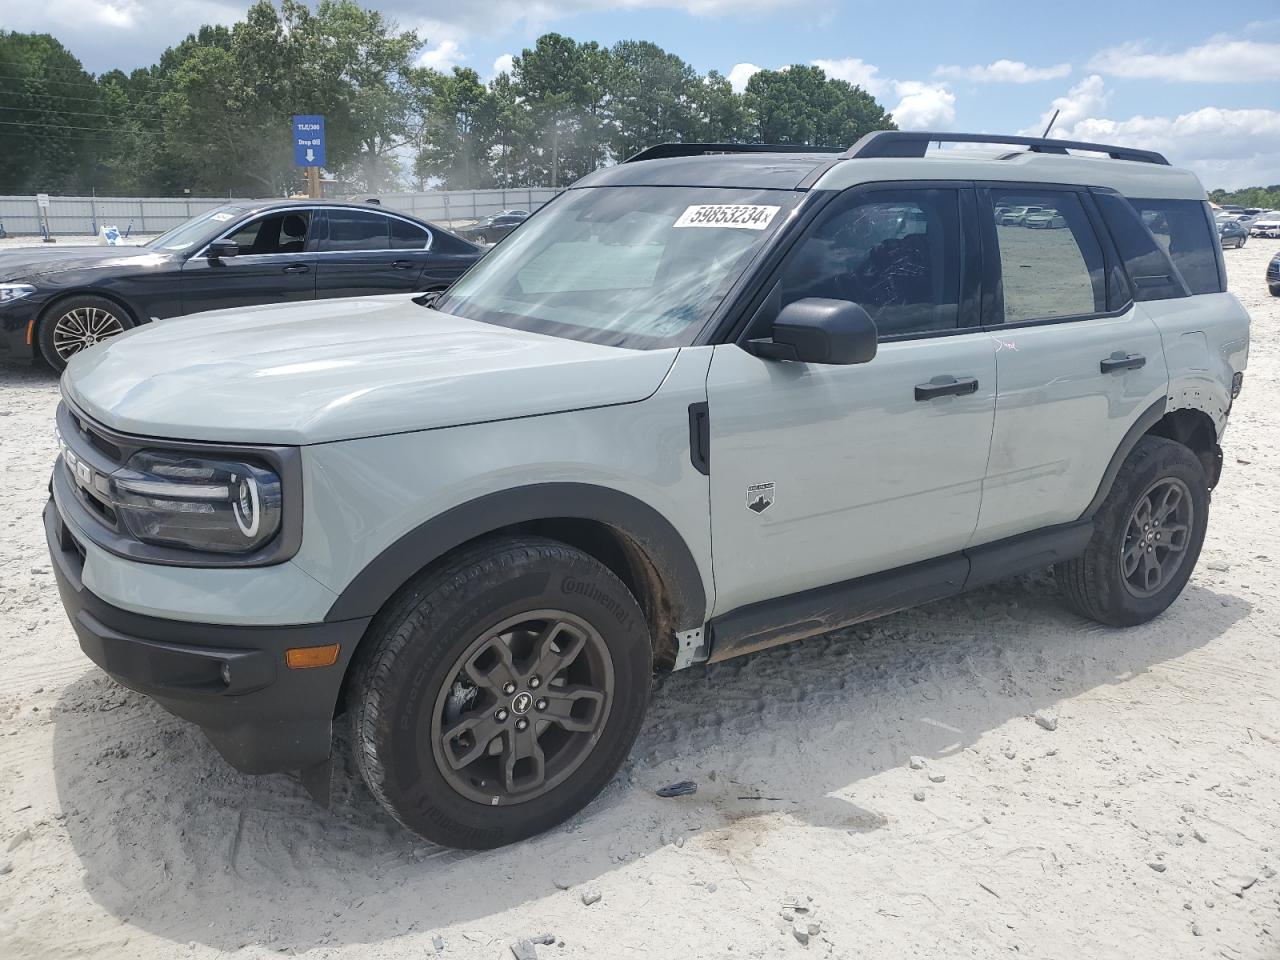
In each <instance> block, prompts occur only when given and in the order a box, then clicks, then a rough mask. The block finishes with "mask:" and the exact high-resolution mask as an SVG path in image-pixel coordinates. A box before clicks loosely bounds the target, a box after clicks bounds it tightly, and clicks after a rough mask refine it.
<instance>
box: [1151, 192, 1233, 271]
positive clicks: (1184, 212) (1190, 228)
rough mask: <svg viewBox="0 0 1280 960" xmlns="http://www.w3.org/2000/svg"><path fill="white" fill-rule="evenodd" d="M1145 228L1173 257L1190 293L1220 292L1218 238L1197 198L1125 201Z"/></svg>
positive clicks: (1202, 205)
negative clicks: (1130, 205) (1138, 216)
mask: <svg viewBox="0 0 1280 960" xmlns="http://www.w3.org/2000/svg"><path fill="white" fill-rule="evenodd" d="M1129 202H1130V203H1132V204H1133V206H1134V207H1135V208H1136V209H1137V211H1138V213H1139V214H1141V216H1142V221H1143V223H1145V224H1146V225H1147V229H1148V230H1150V231H1151V232H1152V234H1154V235H1155V238H1156V241H1157V242H1158V243H1159V244H1160V246H1162V247H1164V249H1165V250H1166V251H1167V252H1168V254H1169V256H1170V257H1172V258H1173V262H1174V264H1176V265H1177V267H1178V271H1179V272H1180V273H1181V274H1182V279H1183V280H1185V281H1187V286H1188V287H1189V288H1190V289H1191V292H1192V293H1220V292H1221V291H1222V290H1223V289H1224V288H1223V286H1222V278H1221V277H1220V276H1219V275H1218V254H1217V252H1216V250H1217V246H1218V241H1217V238H1216V237H1215V236H1213V234H1212V233H1211V232H1210V230H1209V217H1208V216H1207V215H1206V213H1205V206H1204V204H1203V203H1201V202H1200V201H1199V200H1133V199H1131V200H1130V201H1129Z"/></svg>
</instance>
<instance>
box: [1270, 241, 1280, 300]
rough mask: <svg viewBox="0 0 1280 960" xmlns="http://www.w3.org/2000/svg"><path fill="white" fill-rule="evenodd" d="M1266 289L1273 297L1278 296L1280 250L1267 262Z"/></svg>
mask: <svg viewBox="0 0 1280 960" xmlns="http://www.w3.org/2000/svg"><path fill="white" fill-rule="evenodd" d="M1267 289H1269V290H1270V291H1271V295H1272V296H1273V297H1280V252H1278V253H1276V255H1275V256H1274V257H1272V258H1271V262H1270V263H1268V264H1267Z"/></svg>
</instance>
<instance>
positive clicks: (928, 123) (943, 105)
mask: <svg viewBox="0 0 1280 960" xmlns="http://www.w3.org/2000/svg"><path fill="white" fill-rule="evenodd" d="M893 86H894V92H895V93H896V94H897V95H898V97H899V98H900V99H899V100H898V105H897V106H896V107H894V108H893V109H892V110H891V111H890V113H892V114H893V119H894V122H895V123H897V125H898V128H899V129H900V130H947V129H949V128H950V127H951V125H952V124H953V123H955V120H956V95H955V94H954V93H952V92H951V91H950V90H948V89H947V88H946V87H945V86H941V85H938V84H930V83H924V82H922V81H920V80H899V81H897V82H895V83H894V85H893Z"/></svg>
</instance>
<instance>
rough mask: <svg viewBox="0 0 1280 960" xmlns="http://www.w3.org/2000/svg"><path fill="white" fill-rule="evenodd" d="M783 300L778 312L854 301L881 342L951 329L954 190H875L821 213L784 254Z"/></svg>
mask: <svg viewBox="0 0 1280 960" xmlns="http://www.w3.org/2000/svg"><path fill="white" fill-rule="evenodd" d="M837 203H839V201H837ZM781 294H782V301H781V306H786V305H787V304H788V303H791V302H793V301H795V300H801V299H804V298H805V297H827V298H830V299H833V300H852V301H853V302H854V303H857V304H860V305H861V306H862V307H863V309H865V310H866V311H867V313H869V314H870V315H871V318H872V319H873V320H875V322H876V327H877V328H878V329H879V331H880V336H881V337H882V338H884V337H891V336H897V335H901V334H910V333H927V332H930V331H935V330H954V329H955V328H956V327H957V326H958V325H959V316H960V210H959V192H958V191H956V190H928V189H920V190H891V191H876V192H874V193H870V194H864V195H862V196H861V197H860V198H857V199H855V200H854V201H853V203H852V204H851V205H847V206H841V207H840V208H838V209H836V210H835V211H834V212H832V213H828V214H826V215H825V216H824V217H823V218H822V219H820V220H819V221H818V222H817V224H815V225H814V226H813V227H812V228H810V231H809V233H808V234H807V235H806V236H805V237H804V239H803V240H801V241H800V243H799V245H798V246H797V248H796V249H795V250H793V251H792V252H791V253H790V255H789V256H788V258H787V262H786V264H785V265H784V266H783V268H782V276H781Z"/></svg>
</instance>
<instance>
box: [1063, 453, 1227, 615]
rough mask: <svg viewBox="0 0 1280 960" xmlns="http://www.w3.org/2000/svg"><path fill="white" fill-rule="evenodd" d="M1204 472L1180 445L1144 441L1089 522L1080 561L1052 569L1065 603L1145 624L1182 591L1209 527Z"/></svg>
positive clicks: (1082, 611)
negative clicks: (1090, 534) (1086, 543)
mask: <svg viewBox="0 0 1280 960" xmlns="http://www.w3.org/2000/svg"><path fill="white" fill-rule="evenodd" d="M1208 514H1209V491H1208V484H1207V483H1206V481H1205V474H1204V467H1203V466H1202V465H1201V463H1200V460H1199V458H1197V457H1196V455H1195V454H1194V453H1192V452H1191V450H1189V449H1188V448H1187V447H1185V446H1183V445H1182V444H1180V443H1176V442H1174V441H1173V440H1167V439H1165V438H1163V437H1150V436H1148V437H1143V438H1142V439H1141V440H1139V441H1138V443H1137V445H1136V446H1135V447H1134V448H1133V452H1132V453H1130V454H1129V456H1128V458H1127V459H1126V460H1125V462H1124V465H1123V466H1122V467H1121V468H1120V472H1119V473H1118V474H1117V475H1116V479H1115V483H1113V484H1112V487H1111V492H1110V493H1109V494H1108V495H1107V498H1106V500H1104V501H1103V503H1102V506H1101V507H1100V508H1099V509H1098V513H1097V515H1096V516H1095V517H1094V532H1093V538H1092V539H1091V540H1090V541H1089V546H1088V547H1087V548H1086V549H1085V552H1084V554H1083V555H1082V556H1080V557H1078V558H1076V559H1075V560H1070V561H1067V562H1066V563H1060V564H1058V565H1057V566H1056V567H1055V568H1054V571H1055V574H1056V576H1057V579H1058V584H1059V586H1060V587H1061V588H1062V592H1063V594H1064V596H1065V597H1066V600H1067V603H1068V604H1069V605H1070V606H1071V607H1072V608H1073V609H1075V611H1076V612H1077V613H1080V614H1081V615H1083V616H1086V617H1089V618H1090V619H1092V620H1097V621H1099V622H1101V623H1106V624H1110V625H1112V626H1117V627H1128V626H1133V625H1135V624H1139V623H1145V622H1146V621H1148V620H1150V619H1152V618H1153V617H1155V616H1157V615H1159V614H1160V613H1162V612H1164V610H1165V609H1166V608H1167V607H1168V606H1169V604H1171V603H1173V601H1174V600H1175V599H1177V597H1178V594H1180V593H1181V592H1182V588H1183V587H1184V586H1186V583H1187V580H1189V579H1190V577H1191V572H1192V570H1193V569H1194V568H1195V564H1196V559H1197V558H1198V557H1199V556H1200V547H1201V545H1202V544H1203V543H1204V534H1205V530H1206V528H1207V524H1208Z"/></svg>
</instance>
